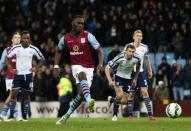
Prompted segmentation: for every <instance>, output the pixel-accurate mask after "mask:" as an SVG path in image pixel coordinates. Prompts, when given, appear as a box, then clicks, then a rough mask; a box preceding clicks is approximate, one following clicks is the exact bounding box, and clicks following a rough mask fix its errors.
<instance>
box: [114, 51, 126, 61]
mask: <svg viewBox="0 0 191 131" xmlns="http://www.w3.org/2000/svg"><path fill="white" fill-rule="evenodd" d="M123 57H124V54H123V52H122V53H120V54H119V55H117V56H116V57H115V58H114V59H113V60H112V62H113V63H115V62H116V61H118V60H119V59H121V58H123Z"/></svg>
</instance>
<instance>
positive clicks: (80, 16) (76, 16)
mask: <svg viewBox="0 0 191 131" xmlns="http://www.w3.org/2000/svg"><path fill="white" fill-rule="evenodd" d="M76 18H83V19H85V18H84V16H83V15H74V16H73V18H72V21H73V20H75V19H76Z"/></svg>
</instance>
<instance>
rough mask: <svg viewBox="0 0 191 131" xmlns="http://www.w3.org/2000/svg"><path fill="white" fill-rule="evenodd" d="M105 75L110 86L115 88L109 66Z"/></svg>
mask: <svg viewBox="0 0 191 131" xmlns="http://www.w3.org/2000/svg"><path fill="white" fill-rule="evenodd" d="M105 75H106V78H107V80H108V83H109V86H111V87H113V86H114V82H113V80H112V78H111V68H110V67H109V65H107V66H106V67H105Z"/></svg>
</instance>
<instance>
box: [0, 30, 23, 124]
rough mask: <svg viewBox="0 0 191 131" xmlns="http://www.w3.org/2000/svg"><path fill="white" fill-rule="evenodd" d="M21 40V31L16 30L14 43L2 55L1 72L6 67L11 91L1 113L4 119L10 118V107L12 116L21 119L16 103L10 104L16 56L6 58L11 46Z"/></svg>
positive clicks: (7, 87)
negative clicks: (8, 112)
mask: <svg viewBox="0 0 191 131" xmlns="http://www.w3.org/2000/svg"><path fill="white" fill-rule="evenodd" d="M20 41H21V35H20V33H19V32H14V33H13V35H12V39H11V42H12V44H11V45H10V46H8V47H7V48H5V49H4V51H3V53H2V56H1V61H0V72H1V71H2V70H3V69H4V67H6V73H5V74H6V80H5V83H6V90H7V91H10V93H9V96H8V98H7V100H6V101H5V104H4V106H3V109H2V112H1V114H0V118H1V119H2V120H4V121H6V120H7V118H8V114H7V111H8V110H9V109H10V114H11V118H12V117H13V114H14V117H15V119H16V120H17V121H20V120H21V118H20V115H19V112H18V108H17V106H16V104H14V105H10V103H9V100H10V97H11V94H12V86H13V85H12V82H13V78H14V74H15V70H16V58H15V57H12V58H9V59H6V57H7V55H8V53H9V52H10V50H11V48H12V47H13V46H14V45H17V44H20Z"/></svg>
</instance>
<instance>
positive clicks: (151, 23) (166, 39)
mask: <svg viewBox="0 0 191 131" xmlns="http://www.w3.org/2000/svg"><path fill="white" fill-rule="evenodd" d="M74 14H83V15H84V16H85V18H86V29H87V30H88V31H90V32H91V33H93V34H94V35H95V37H96V38H97V39H98V41H99V42H100V44H101V45H102V47H109V46H112V45H113V44H114V43H117V44H118V45H119V46H124V45H125V44H126V43H128V42H131V41H132V33H133V31H134V30H135V29H141V30H142V31H143V34H144V39H143V42H144V43H145V44H147V45H148V46H149V49H150V52H153V53H157V52H174V53H175V58H176V59H178V58H186V59H187V61H188V63H187V64H186V65H185V66H184V67H181V66H180V65H178V64H177V63H176V61H174V63H173V65H169V64H168V66H166V64H163V61H165V57H164V58H163V60H162V63H161V65H159V67H158V69H157V71H156V72H157V73H156V74H155V77H154V79H153V80H151V83H154V84H153V85H152V87H157V89H161V88H158V87H161V85H165V86H166V87H167V88H168V91H169V98H175V95H173V92H176V89H175V88H177V87H181V88H183V92H184V90H185V89H189V90H190V88H191V84H190V83H191V79H190V78H191V76H190V74H191V60H190V59H189V58H190V56H191V52H190V50H191V43H190V42H191V1H189V0H168V1H166V0H142V1H140V0H47V1H44V0H32V1H31V0H11V1H7V0H0V53H1V52H2V50H3V49H4V48H5V47H6V46H7V45H8V44H9V40H10V38H9V37H10V36H11V33H12V32H14V31H16V30H29V31H30V33H31V39H32V42H33V44H34V45H35V46H37V47H39V48H40V50H41V51H42V53H43V54H44V56H45V58H46V62H45V65H44V66H42V67H41V68H40V69H38V71H37V73H36V75H35V78H34V85H35V86H34V88H35V89H34V93H33V95H32V100H37V101H52V100H57V99H58V97H59V96H58V93H57V89H56V86H57V83H58V81H59V78H58V77H57V76H56V75H55V74H53V61H54V54H55V47H56V45H57V43H58V40H59V38H60V37H61V36H63V35H64V34H65V33H66V32H68V31H69V30H70V27H71V26H70V22H71V19H72V16H73V15H74ZM113 56H115V53H114V54H113V55H112V57H113ZM63 58H65V59H63V63H67V59H66V56H65V54H64V55H63ZM60 72H61V74H62V76H64V75H65V74H69V76H70V79H71V81H72V85H73V89H74V90H73V92H74V93H73V95H74V96H75V95H76V90H77V89H76V87H75V82H74V80H73V78H72V76H71V69H70V66H69V65H67V64H64V65H63V68H61V70H60ZM182 72H183V73H182ZM177 74H178V75H177ZM179 75H180V76H179ZM1 76H3V72H2V75H1ZM182 76H183V78H182ZM179 77H180V78H179ZM3 79H4V78H3V77H1V79H0V80H1V82H0V83H1V86H0V100H3V99H5V97H6V93H5V89H4V88H3V86H4V83H3ZM177 81H178V82H177ZM93 82H94V83H93V85H92V86H93V88H92V95H93V97H95V98H96V99H100V100H103V99H106V97H107V96H108V95H111V94H113V91H112V89H110V88H109V87H108V85H107V82H106V79H105V76H104V73H103V74H100V73H99V72H96V71H95V76H94V81H93ZM174 83H175V84H174ZM177 83H178V84H177ZM174 87H175V88H174ZM153 92H154V93H153V94H154V98H156V99H157V98H159V97H158V92H157V91H153ZM159 92H160V91H159ZM159 94H160V93H159ZM188 94H189V93H188ZM188 98H190V96H188ZM181 99H182V97H181Z"/></svg>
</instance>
